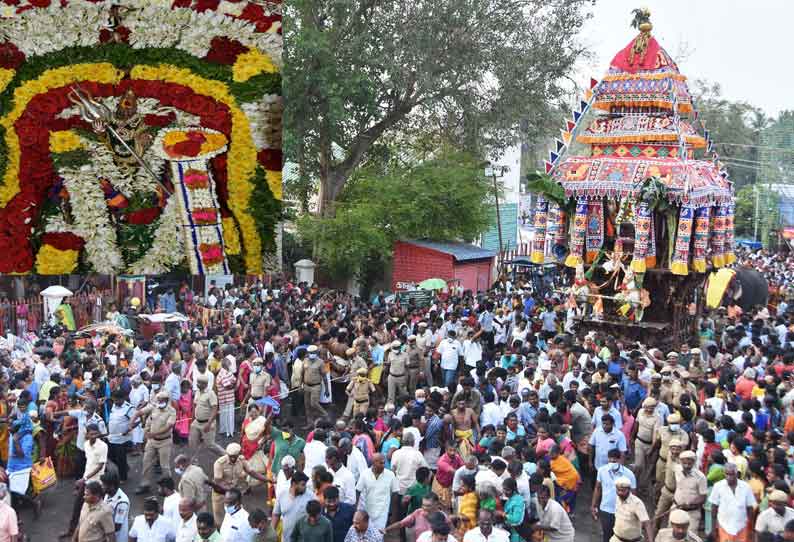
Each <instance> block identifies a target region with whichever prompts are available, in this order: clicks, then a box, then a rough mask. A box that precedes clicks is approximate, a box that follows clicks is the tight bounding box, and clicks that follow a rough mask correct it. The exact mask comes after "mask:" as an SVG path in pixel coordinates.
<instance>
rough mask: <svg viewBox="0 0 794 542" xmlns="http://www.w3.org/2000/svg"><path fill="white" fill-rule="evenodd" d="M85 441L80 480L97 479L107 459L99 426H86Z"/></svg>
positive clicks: (89, 480) (106, 448) (106, 447)
mask: <svg viewBox="0 0 794 542" xmlns="http://www.w3.org/2000/svg"><path fill="white" fill-rule="evenodd" d="M86 437H87V438H86V441H85V473H84V474H83V478H82V481H83V482H84V483H85V482H91V481H94V480H95V481H97V482H98V481H99V477H100V476H102V474H104V472H105V465H106V464H107V461H108V445H107V444H105V443H104V441H102V440H101V439H100V438H99V427H98V426H97V425H96V424H93V423H92V424H90V425H88V426H87V427H86Z"/></svg>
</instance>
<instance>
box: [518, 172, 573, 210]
mask: <svg viewBox="0 0 794 542" xmlns="http://www.w3.org/2000/svg"><path fill="white" fill-rule="evenodd" d="M526 179H527V181H526V188H527V192H534V193H536V194H543V195H544V196H545V197H546V199H547V200H549V201H551V202H554V203H556V204H557V205H559V206H560V207H562V208H566V207H568V204H569V203H570V202H569V201H568V200H569V198H567V197H566V196H565V189H564V188H563V187H562V185H561V184H560V183H558V182H557V181H555V180H553V179H552V178H551V177H550V176H548V175H546V174H545V173H540V172H538V171H535V172H534V173H529V174H527V177H526Z"/></svg>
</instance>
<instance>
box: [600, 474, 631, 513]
mask: <svg viewBox="0 0 794 542" xmlns="http://www.w3.org/2000/svg"><path fill="white" fill-rule="evenodd" d="M615 465H616V466H617V467H618V468H617V469H615V470H612V467H613V466H615ZM624 476H625V477H626V478H628V479H629V480H631V488H632V489H637V478H636V477H635V476H634V473H633V472H631V470H630V469H629V468H627V467H626V466H625V465H621V464H620V463H614V464H606V465H604V466H603V467H600V468H599V469H598V475H597V478H596V479H597V480H598V481H599V482H601V504H600V505H599V509H600V510H601V511H602V512H606V513H608V514H614V513H615V507H616V506H617V498H618V494H617V491H616V490H615V480H617V479H618V478H621V477H624Z"/></svg>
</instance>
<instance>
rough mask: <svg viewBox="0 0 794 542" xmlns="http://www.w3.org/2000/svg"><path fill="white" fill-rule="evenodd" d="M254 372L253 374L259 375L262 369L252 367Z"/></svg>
mask: <svg viewBox="0 0 794 542" xmlns="http://www.w3.org/2000/svg"><path fill="white" fill-rule="evenodd" d="M254 372H255V373H256V374H259V373H261V372H262V367H254Z"/></svg>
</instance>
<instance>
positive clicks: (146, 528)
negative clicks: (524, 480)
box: [129, 497, 176, 542]
mask: <svg viewBox="0 0 794 542" xmlns="http://www.w3.org/2000/svg"><path fill="white" fill-rule="evenodd" d="M175 537H176V529H175V528H174V524H173V523H171V522H170V521H168V520H167V519H166V518H164V517H163V516H161V515H160V505H159V504H158V503H157V499H156V498H155V497H149V498H148V499H146V500H145V501H143V514H141V515H140V516H137V517H136V518H135V521H133V522H132V528H130V536H129V542H171V540H173V539H174V538H175Z"/></svg>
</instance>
